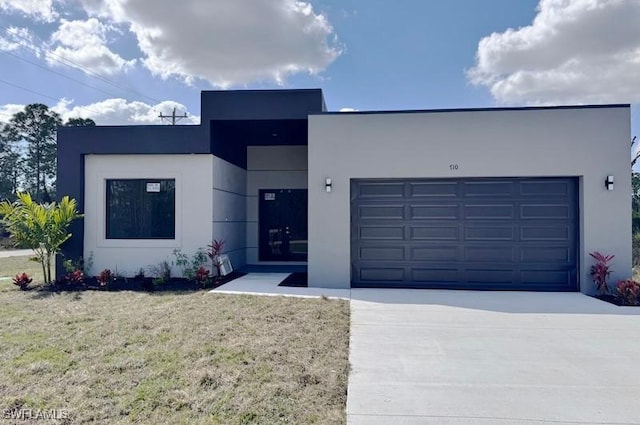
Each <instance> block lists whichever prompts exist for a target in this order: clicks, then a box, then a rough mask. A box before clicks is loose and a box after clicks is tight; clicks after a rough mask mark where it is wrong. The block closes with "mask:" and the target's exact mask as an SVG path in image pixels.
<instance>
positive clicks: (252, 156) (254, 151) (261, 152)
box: [247, 146, 307, 264]
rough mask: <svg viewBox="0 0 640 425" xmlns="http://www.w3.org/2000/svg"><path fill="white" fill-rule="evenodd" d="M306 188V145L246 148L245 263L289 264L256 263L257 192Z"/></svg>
mask: <svg viewBox="0 0 640 425" xmlns="http://www.w3.org/2000/svg"><path fill="white" fill-rule="evenodd" d="M306 188H307V147H306V146H249V147H247V264H291V263H289V262H278V261H259V260H258V229H259V228H258V193H259V190H260V189H306ZM295 264H305V263H303V262H295Z"/></svg>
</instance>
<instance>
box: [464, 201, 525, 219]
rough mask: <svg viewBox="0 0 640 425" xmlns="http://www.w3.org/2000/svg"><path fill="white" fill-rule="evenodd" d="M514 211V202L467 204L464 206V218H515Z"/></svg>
mask: <svg viewBox="0 0 640 425" xmlns="http://www.w3.org/2000/svg"><path fill="white" fill-rule="evenodd" d="M514 213H515V206H514V205H513V204H484V205H483V204H467V205H465V207H464V218H466V219H470V220H474V219H475V220H513V218H514Z"/></svg>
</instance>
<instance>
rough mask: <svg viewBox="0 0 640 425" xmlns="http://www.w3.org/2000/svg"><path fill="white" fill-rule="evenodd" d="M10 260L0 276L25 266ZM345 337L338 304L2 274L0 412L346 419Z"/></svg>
mask: <svg viewBox="0 0 640 425" xmlns="http://www.w3.org/2000/svg"><path fill="white" fill-rule="evenodd" d="M23 260H24V258H23ZM19 261H20V260H16V259H11V258H6V259H2V258H0V275H1V276H7V275H10V274H15V273H17V272H19V271H22V270H16V269H15V267H16V266H17V262H19ZM32 264H34V265H36V266H37V264H36V263H32ZM348 344H349V305H348V302H346V301H338V300H327V299H296V298H284V297H256V296H233V295H222V294H211V293H207V292H204V291H194V292H181V293H141V292H129V291H122V292H102V291H83V292H62V293H53V292H49V291H41V290H37V289H35V290H31V291H25V292H23V291H19V290H17V288H16V287H15V286H14V285H13V284H12V283H11V281H10V280H0V347H2V350H0V376H2V379H1V380H0V412H4V413H7V412H6V410H7V409H8V410H10V411H11V412H20V411H25V409H32V412H38V411H51V410H58V411H63V412H64V413H65V414H67V415H68V416H69V418H70V419H69V420H68V421H67V423H74V424H75V423H110V424H125V423H149V424H159V423H171V424H290V423H291V424H341V423H342V424H344V423H345V421H346V419H345V404H346V394H347V373H348ZM21 409H22V410H21ZM0 423H2V421H1V420H0ZM38 423H50V422H46V421H40V422H38Z"/></svg>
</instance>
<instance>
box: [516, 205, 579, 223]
mask: <svg viewBox="0 0 640 425" xmlns="http://www.w3.org/2000/svg"><path fill="white" fill-rule="evenodd" d="M570 211H571V207H570V206H569V205H567V204H522V205H521V206H520V217H521V218H523V219H535V220H545V219H551V220H555V219H568V218H569V217H570Z"/></svg>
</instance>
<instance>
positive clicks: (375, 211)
mask: <svg viewBox="0 0 640 425" xmlns="http://www.w3.org/2000/svg"><path fill="white" fill-rule="evenodd" d="M359 217H360V219H361V220H369V219H376V220H377V219H387V220H390V219H396V220H402V219H403V218H404V206H403V205H366V206H361V207H360V211H359Z"/></svg>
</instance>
